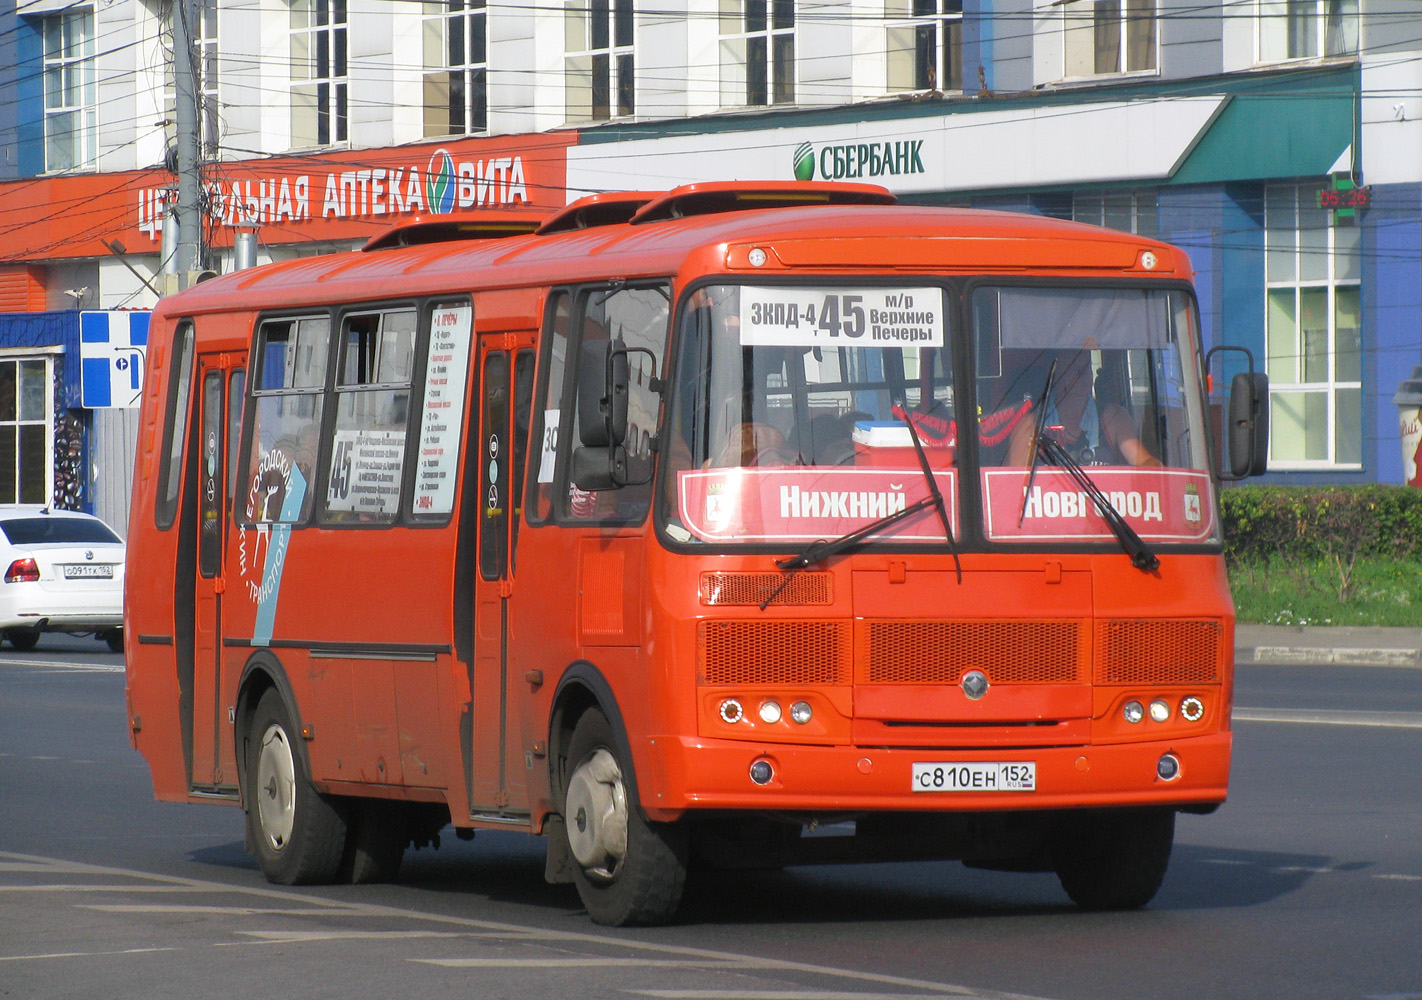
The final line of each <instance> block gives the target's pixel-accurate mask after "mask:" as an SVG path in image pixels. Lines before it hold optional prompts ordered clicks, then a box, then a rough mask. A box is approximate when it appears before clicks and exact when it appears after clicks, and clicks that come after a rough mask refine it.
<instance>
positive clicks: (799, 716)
mask: <svg viewBox="0 0 1422 1000" xmlns="http://www.w3.org/2000/svg"><path fill="white" fill-rule="evenodd" d="M814 714H815V712H814V709H812V708H810V703H809V702H808V701H797V702H795V704H793V705H791V706H790V721H791V722H793V723H795V724H796V725H800V726H803V725H804V724H805V723H807V722H809V721H810V719H811V717H812V716H813V715H814Z"/></svg>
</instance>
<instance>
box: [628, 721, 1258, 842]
mask: <svg viewBox="0 0 1422 1000" xmlns="http://www.w3.org/2000/svg"><path fill="white" fill-rule="evenodd" d="M1232 740H1233V738H1232V734H1231V733H1229V732H1221V733H1211V734H1207V735H1202V736H1191V737H1188V738H1184V739H1174V740H1153V741H1145V742H1134V743H1116V744H1108V745H1098V746H1067V747H1038V748H1025V749H1007V748H1004V747H996V748H992V749H987V750H963V749H949V748H936V749H904V748H898V747H895V748H878V747H874V748H871V747H853V746H827V747H812V746H799V745H785V744H773V745H772V744H763V743H747V742H741V741H732V740H708V739H704V738H697V737H675V736H670V737H668V736H658V737H651V738H650V739H649V740H648V745H647V746H646V747H645V751H646V753H647V757H646V758H645V759H647V760H648V761H649V762H650V764H651V766H650V768H648V770H647V773H648V776H649V777H650V778H651V780H650V781H645V782H642V783H640V785H639V794H640V797H641V799H642V805H643V807H644V809H645V810H646V812H647V814H648V816H649V817H650V818H652V819H654V820H660V821H670V820H674V819H677V818H679V817H680V816H681V815H682V814H684V813H686V812H688V811H691V810H698V811H699V810H734V811H746V810H750V811H757V812H767V811H768V812H797V813H846V812H848V813H864V812H893V811H978V812H984V811H988V812H990V811H995V810H1023V809H1067V808H1106V807H1121V806H1146V805H1179V806H1189V805H1209V804H1216V803H1220V802H1223V801H1224V800H1225V796H1226V794H1227V791H1228V785H1229V764H1230V749H1231V744H1232ZM1166 753H1171V754H1174V755H1175V756H1176V757H1177V758H1178V759H1179V761H1180V770H1179V774H1178V775H1177V776H1176V777H1175V778H1174V779H1173V780H1170V781H1164V780H1162V779H1160V778H1159V777H1157V776H1156V764H1157V762H1158V761H1159V760H1160V758H1161V756H1162V755H1163V754H1166ZM757 761H768V762H769V763H770V766H771V768H772V770H773V778H772V779H771V780H770V781H769V782H768V783H766V784H763V785H760V784H756V783H755V782H754V781H752V780H751V776H750V772H751V765H752V764H754V763H755V762H757ZM973 761H1033V762H1035V763H1036V767H1037V780H1036V790H1035V791H1031V792H1005V791H997V792H979V791H963V792H914V791H912V788H911V786H912V781H911V774H912V768H913V764H914V763H915V762H934V763H958V762H973Z"/></svg>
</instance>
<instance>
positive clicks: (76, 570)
mask: <svg viewBox="0 0 1422 1000" xmlns="http://www.w3.org/2000/svg"><path fill="white" fill-rule="evenodd" d="M64 578H65V579H66V580H84V579H99V580H112V579H113V578H114V568H113V566H111V565H109V564H108V563H71V564H69V565H67V566H65V567H64Z"/></svg>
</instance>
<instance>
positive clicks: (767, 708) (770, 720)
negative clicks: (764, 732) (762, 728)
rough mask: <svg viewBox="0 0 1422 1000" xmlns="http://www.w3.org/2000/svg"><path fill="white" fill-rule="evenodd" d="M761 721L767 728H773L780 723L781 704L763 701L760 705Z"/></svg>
mask: <svg viewBox="0 0 1422 1000" xmlns="http://www.w3.org/2000/svg"><path fill="white" fill-rule="evenodd" d="M760 721H761V722H764V723H765V724H766V725H767V726H773V725H775V724H776V723H777V722H779V721H780V702H778V701H763V702H761V703H760Z"/></svg>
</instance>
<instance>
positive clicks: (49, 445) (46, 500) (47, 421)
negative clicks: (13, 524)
mask: <svg viewBox="0 0 1422 1000" xmlns="http://www.w3.org/2000/svg"><path fill="white" fill-rule="evenodd" d="M62 350H63V348H51V349H47V350H46V349H42V350H39V351H36V350H34V349H27V348H7V349H5V350H0V364H13V365H15V419H13V420H11V419H4V418H3V416H0V426H4V427H13V428H15V464H14V467H13V468H12V469H11V470H9V471H8V472H7V473H3V474H0V481H3V479H4V477H5V476H6V475H8V476H10V477H12V481H13V483H14V485H15V499H14V500H11V499H9V498H8V495H7V494H5V493H3V491H0V502H3V503H36V504H41V505H48V504H51V503H53V498H54V358H55V356H56V355H57V354H58V353H59V352H61V351H62ZM33 361H38V362H42V363H43V365H44V404H43V412H42V413H41V414H40V415H39V416H30V417H27V418H26V417H22V416H21V414H20V407H21V401H22V396H21V392H20V378H19V373H20V365H22V364H24V363H25V362H33ZM41 425H43V427H44V447H43V454H42V461H43V462H44V495H43V496H42V497H41V498H40V499H39V500H38V501H35V500H21V499H20V498H19V490H20V481H21V475H20V461H21V459H22V458H23V457H24V456H23V454H22V452H21V449H20V428H22V427H37V426H41Z"/></svg>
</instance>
